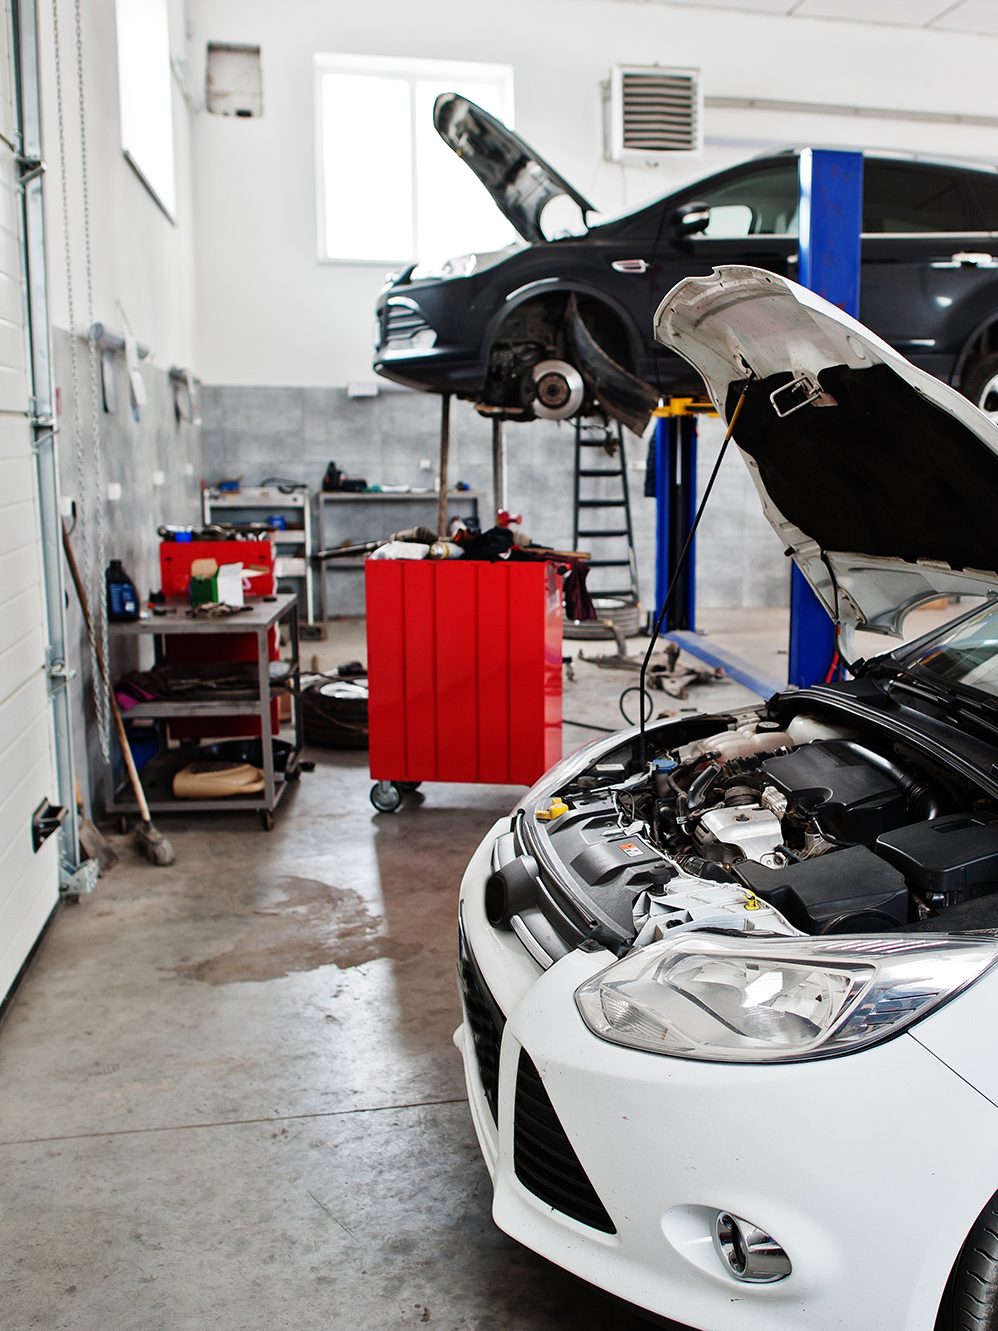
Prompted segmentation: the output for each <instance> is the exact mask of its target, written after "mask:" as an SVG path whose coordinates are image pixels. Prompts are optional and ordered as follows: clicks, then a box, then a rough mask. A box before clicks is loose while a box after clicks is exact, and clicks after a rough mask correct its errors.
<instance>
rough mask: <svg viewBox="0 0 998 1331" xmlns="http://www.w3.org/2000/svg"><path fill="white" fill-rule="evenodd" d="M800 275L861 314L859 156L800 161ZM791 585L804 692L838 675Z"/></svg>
mask: <svg viewBox="0 0 998 1331" xmlns="http://www.w3.org/2000/svg"><path fill="white" fill-rule="evenodd" d="M799 215H800V240H799V274H798V280H799V281H800V283H801V285H802V286H805V287H809V288H810V290H812V291H817V292H818V294H819V295H821V296H824V298H825V299H826V300H830V301H831V302H832V304H833V305H838V306H839V308H840V309H843V310H845V311H846V313H847V314H851V315H853V316H857V315H858V314H859V279H860V231H861V229H862V219H863V154H862V153H855V152H827V151H825V150H824V149H815V148H808V149H806V150H805V151H804V152H802V153H801V156H800V209H799ZM790 578H791V582H790V663H789V681H790V683H791V684H795V685H797V687H798V688H807V686H808V685H809V684H816V683H818V682H820V681H822V680H824V679H826V678H834V677H835V676H836V675H837V674H838V673H839V671H838V666H837V663H836V656H835V654H836V631H835V625H834V624H833V623H832V620H831V618H830V617H829V614H828V611H827V610H826V608H825V607H824V605H822V603H821V602H820V601H819V600H818V598H817V596H816V595H815V594H814V592H813V591H812V590H811V586H810V584H809V583H808V582H807V581H806V579H805V578H804V575H803V574H802V573H801V571H800V569H798V568H797V566H796V565H794V567H793V569H792V571H791V575H790Z"/></svg>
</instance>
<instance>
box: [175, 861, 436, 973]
mask: <svg viewBox="0 0 998 1331" xmlns="http://www.w3.org/2000/svg"><path fill="white" fill-rule="evenodd" d="M224 900H225V906H224V909H225V910H226V911H227V912H228V913H230V914H231V915H233V916H235V917H237V918H238V919H239V920H240V921H241V925H240V927H241V928H242V933H241V934H240V937H239V938H238V939H237V941H236V942H235V943H234V944H233V945H232V946H231V947H230V948H227V949H226V951H224V952H219V953H218V954H217V955H216V956H213V957H207V958H205V959H203V960H201V961H194V962H187V961H185V962H182V963H180V964H179V965H177V966H174V967H172V968H171V969H172V971H173V973H174V974H176V975H179V976H180V977H181V978H183V979H189V980H201V981H203V982H204V983H205V984H240V983H245V982H247V981H248V982H259V981H261V980H277V979H281V978H282V977H283V976H285V975H291V974H292V973H293V972H295V971H311V970H317V969H318V967H320V966H338V967H340V969H341V970H346V969H349V968H351V967H353V966H362V965H364V963H365V962H369V961H376V960H379V959H381V958H384V957H387V958H389V959H391V960H393V961H408V960H410V959H411V958H412V957H414V956H415V955H416V954H417V953H418V952H420V951H421V950H422V949H421V945H420V944H419V943H403V942H399V941H397V940H395V939H393V938H390V937H388V935H386V934H385V933H383V932H382V929H383V926H384V921H383V920H382V919H381V917H380V916H378V915H375V914H374V913H373V912H372V911H371V910H370V909H369V908H368V906H367V903H366V902H365V901H364V899H363V897H362V896H361V895H360V893H359V892H355V891H354V890H353V889H352V888H349V887H333V886H331V885H330V884H329V883H323V882H321V881H320V880H319V879H317V878H284V879H281V880H280V882H278V883H277V884H275V885H274V887H273V889H271V890H270V891H268V892H267V894H266V895H265V896H264V897H263V898H261V896H260V893H259V891H258V890H257V889H255V888H243V889H238V888H237V889H232V890H231V891H229V892H227V893H226V894H225V899H224Z"/></svg>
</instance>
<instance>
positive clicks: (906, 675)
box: [863, 660, 998, 733]
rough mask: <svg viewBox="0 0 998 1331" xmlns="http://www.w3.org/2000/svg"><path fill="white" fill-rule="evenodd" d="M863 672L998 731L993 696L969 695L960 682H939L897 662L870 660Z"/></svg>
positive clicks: (948, 711) (961, 716)
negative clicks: (978, 696) (991, 699)
mask: <svg viewBox="0 0 998 1331" xmlns="http://www.w3.org/2000/svg"><path fill="white" fill-rule="evenodd" d="M863 673H864V674H865V675H867V676H869V677H871V678H876V677H878V676H879V677H880V678H881V679H883V680H884V681H885V682H886V683H889V684H893V685H895V686H896V687H897V688H900V689H904V690H906V691H908V692H911V693H915V694H917V695H918V696H919V697H921V698H925V699H927V700H928V701H929V702H932V703H935V704H936V705H937V706H939V707H941V708H942V709H943V711H944V712H947V713H949V714H950V715H951V716H955V717H957V718H966V717H968V716H970V717H972V718H973V719H974V720H976V721H979V722H980V723H981V724H982V725H984V726H986V727H987V729H988V730H989V731H991V732H992V733H996V732H998V726H996V724H995V720H994V714H995V705H994V703H993V702H991V701H990V700H989V699H986V698H977V697H968V695H967V692H966V690H964V689H962V688H960V686H959V685H951V684H946V683H944V682H943V681H942V680H939V681H938V682H937V681H936V680H934V679H932V678H930V677H929V676H927V675H925V674H919V673H917V672H916V671H914V670H909V669H908V668H907V666H903V665H900V664H899V663H898V662H897V661H885V660H877V661H868V662H867V663H866V664H865V666H864V670H863Z"/></svg>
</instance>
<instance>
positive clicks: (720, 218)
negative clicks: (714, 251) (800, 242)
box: [702, 157, 798, 240]
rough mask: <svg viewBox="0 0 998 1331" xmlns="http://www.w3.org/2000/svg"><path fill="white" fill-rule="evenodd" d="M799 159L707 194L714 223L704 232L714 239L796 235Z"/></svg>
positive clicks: (706, 201)
mask: <svg viewBox="0 0 998 1331" xmlns="http://www.w3.org/2000/svg"><path fill="white" fill-rule="evenodd" d="M797 197H798V185H797V159H796V158H795V157H794V158H788V159H787V162H786V164H785V165H784V164H783V163H781V164H780V165H779V166H767V167H763V168H761V169H760V170H757V171H751V172H746V173H745V174H744V175H739V176H737V177H736V178H735V179H734V180H729V181H727V182H726V183H725V184H723V185H719V186H717V187H716V188H714V189H708V190H706V191H705V192H704V194H703V196H702V199H703V202H704V203H706V204H708V205H709V206H710V222H709V224H708V226H707V229H706V231H704V232H703V234H704V235H705V236H707V237H708V238H709V239H711V240H730V239H734V238H735V237H738V236H796V234H797Z"/></svg>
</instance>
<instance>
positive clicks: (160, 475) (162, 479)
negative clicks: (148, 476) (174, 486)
mask: <svg viewBox="0 0 998 1331" xmlns="http://www.w3.org/2000/svg"><path fill="white" fill-rule="evenodd" d="M152 483H153V485H154V486H155V488H156V489H157V490H158V489H159V488H160V486H162V485H165V484H166V472H164V471H154V472H153V474H152Z"/></svg>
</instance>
